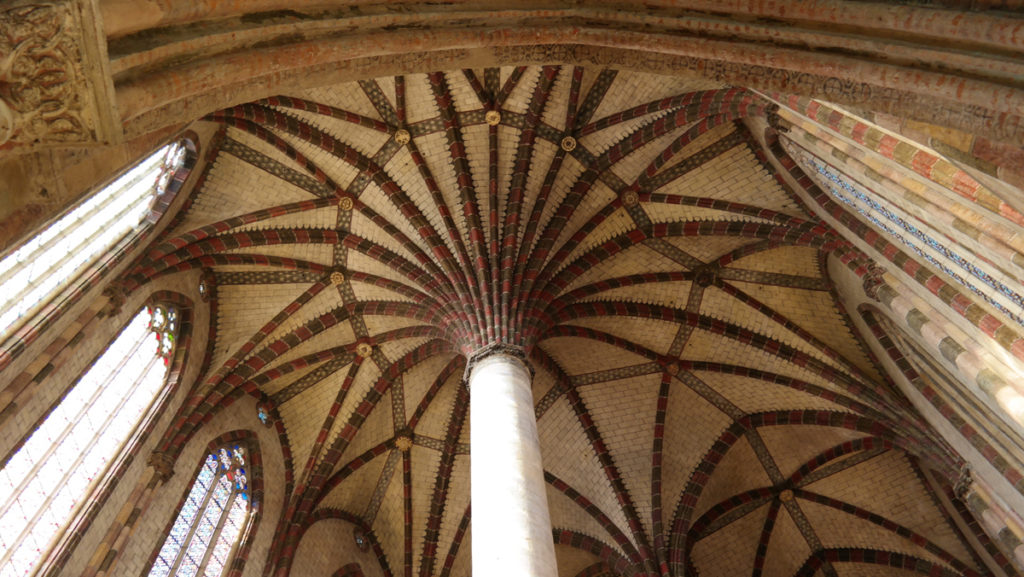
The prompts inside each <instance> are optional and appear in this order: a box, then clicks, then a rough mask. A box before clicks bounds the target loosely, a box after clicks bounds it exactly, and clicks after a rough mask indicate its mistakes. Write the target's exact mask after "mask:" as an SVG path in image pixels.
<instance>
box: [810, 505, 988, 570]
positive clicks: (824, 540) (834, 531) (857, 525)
mask: <svg viewBox="0 0 1024 577" xmlns="http://www.w3.org/2000/svg"><path fill="white" fill-rule="evenodd" d="M797 503H799V505H800V508H801V509H802V510H803V512H804V514H805V515H807V519H808V520H809V521H810V522H811V526H812V527H814V531H815V533H817V535H818V538H819V539H821V544H822V546H824V547H825V548H830V549H831V548H841V547H863V548H865V549H878V550H882V551H892V552H895V553H903V554H904V555H912V556H914V557H918V558H920V559H924V560H925V561H929V562H931V563H936V564H939V565H941V566H944V567H946V568H948V569H951V570H952V569H953V567H952V566H950V565H949V564H948V563H946V562H945V561H943V560H942V559H941V558H940V557H939V556H938V555H935V554H934V553H931V552H929V551H928V550H927V549H925V548H924V547H921V546H920V545H915V544H914V543H913V542H912V541H910V540H909V539H905V538H903V537H900V536H899V535H897V534H895V533H893V532H892V531H887V530H885V529H884V528H882V527H879V526H878V525H875V524H874V523H871V522H869V521H867V520H864V519H860V518H857V517H855V516H853V515H849V514H847V513H843V512H842V511H839V510H837V509H834V508H832V507H828V506H826V505H820V504H818V503H815V502H812V501H805V500H803V499H797ZM968 561H969V560H968Z"/></svg>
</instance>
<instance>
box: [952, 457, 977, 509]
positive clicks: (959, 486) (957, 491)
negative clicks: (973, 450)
mask: <svg viewBox="0 0 1024 577" xmlns="http://www.w3.org/2000/svg"><path fill="white" fill-rule="evenodd" d="M973 482H974V479H973V478H972V477H971V466H970V465H968V464H967V463H964V464H963V465H961V467H960V476H959V477H958V478H957V480H956V484H955V485H953V494H954V495H956V498H957V499H959V500H960V501H961V502H962V503H966V502H967V494H968V493H970V492H971V484H972V483H973Z"/></svg>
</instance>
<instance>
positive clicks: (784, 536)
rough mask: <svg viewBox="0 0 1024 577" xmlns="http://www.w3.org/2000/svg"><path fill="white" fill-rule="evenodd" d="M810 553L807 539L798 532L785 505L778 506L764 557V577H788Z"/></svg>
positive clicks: (794, 572) (793, 573)
mask: <svg viewBox="0 0 1024 577" xmlns="http://www.w3.org/2000/svg"><path fill="white" fill-rule="evenodd" d="M810 554H811V547H810V546H809V545H808V544H807V539H805V538H804V536H803V534H801V533H800V529H799V528H797V526H796V522H795V521H793V517H792V516H790V514H789V511H787V510H786V508H785V507H780V508H779V515H778V517H776V518H775V528H773V529H772V537H771V540H770V541H769V542H768V550H767V552H766V553H765V558H764V573H763V575H765V577H776V576H778V577H789V576H790V575H796V571H797V569H799V568H800V567H801V566H802V565H803V564H804V561H805V560H806V559H807V557H809V556H810Z"/></svg>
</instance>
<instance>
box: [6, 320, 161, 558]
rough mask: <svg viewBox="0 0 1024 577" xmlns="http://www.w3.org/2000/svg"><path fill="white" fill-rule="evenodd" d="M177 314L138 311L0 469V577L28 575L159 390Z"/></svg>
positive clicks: (116, 452)
mask: <svg viewBox="0 0 1024 577" xmlns="http://www.w3.org/2000/svg"><path fill="white" fill-rule="evenodd" d="M177 324H178V318H177V312H176V311H175V310H174V309H172V308H167V307H164V306H153V307H147V308H145V309H143V310H142V311H141V312H139V314H137V315H136V316H135V318H134V319H132V321H131V322H130V323H129V324H128V326H126V327H125V328H124V330H122V331H121V334H120V335H118V337H117V339H115V340H114V342H113V343H112V344H111V345H110V346H109V347H108V348H107V350H106V352H104V353H103V355H102V356H100V358H99V359H97V360H96V362H95V363H93V365H92V367H90V368H89V370H88V371H87V372H86V373H85V374H84V375H83V376H82V377H81V378H80V379H79V380H78V382H77V383H75V384H74V385H73V386H72V388H71V389H70V390H69V391H68V393H67V394H66V395H65V397H64V398H63V399H62V400H61V401H60V402H59V403H58V404H57V406H56V407H55V408H54V409H53V410H52V411H51V412H50V414H49V415H47V416H46V418H45V419H44V421H43V423H42V424H41V425H40V426H39V428H37V429H36V430H35V431H34V432H33V433H32V434H31V435H30V436H29V437H28V439H26V440H25V442H24V443H23V444H22V445H21V447H20V448H19V449H18V450H17V451H16V452H15V453H14V454H13V455H11V457H10V458H9V459H8V460H7V462H6V463H4V464H3V467H2V469H0V577H16V576H17V577H22V576H24V575H28V574H29V573H31V572H32V570H33V568H34V567H35V566H36V565H37V564H38V563H39V562H40V560H41V559H42V558H43V556H44V555H45V554H46V552H47V551H48V550H49V549H50V548H51V547H52V546H53V544H54V543H55V542H56V540H57V538H58V537H59V534H60V532H61V530H62V529H63V528H64V527H65V526H67V525H68V523H69V522H70V521H71V519H72V517H73V516H74V515H75V513H76V511H77V510H78V508H79V504H80V503H81V502H82V501H83V500H84V498H85V497H86V496H87V495H88V494H89V491H90V488H91V487H92V486H93V482H94V481H95V480H97V479H99V478H101V477H102V476H103V473H104V471H105V470H106V468H107V466H108V464H109V463H110V462H111V461H112V460H113V459H114V458H115V457H116V456H117V455H118V454H119V452H120V449H121V448H122V447H123V446H124V444H125V442H126V441H127V440H128V438H129V437H130V436H131V434H132V432H133V431H134V430H135V428H136V426H137V424H138V423H139V422H140V421H141V420H142V418H143V417H144V416H145V415H146V413H147V412H148V410H149V407H150V406H151V405H152V404H153V400H154V399H155V398H156V397H157V395H158V393H159V392H160V391H161V389H162V388H163V386H164V382H165V380H166V377H167V365H168V360H169V358H170V356H171V354H172V352H173V350H174V339H175V334H176V330H177Z"/></svg>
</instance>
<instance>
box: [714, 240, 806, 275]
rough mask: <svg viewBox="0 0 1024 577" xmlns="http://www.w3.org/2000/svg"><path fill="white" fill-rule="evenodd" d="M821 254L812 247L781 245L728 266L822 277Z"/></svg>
mask: <svg viewBox="0 0 1024 577" xmlns="http://www.w3.org/2000/svg"><path fill="white" fill-rule="evenodd" d="M820 254H821V253H820V252H819V251H818V249H816V248H812V247H807V246H780V247H778V248H773V249H770V250H765V251H761V252H758V253H755V254H752V255H749V256H746V257H743V258H741V259H738V260H735V261H733V262H732V263H730V264H729V265H728V267H727V268H735V269H743V270H756V271H760V272H776V273H783V274H791V275H796V276H804V277H808V278H821V276H822V272H821V267H820V266H819V264H818V262H819V261H818V257H819V255H820Z"/></svg>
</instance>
